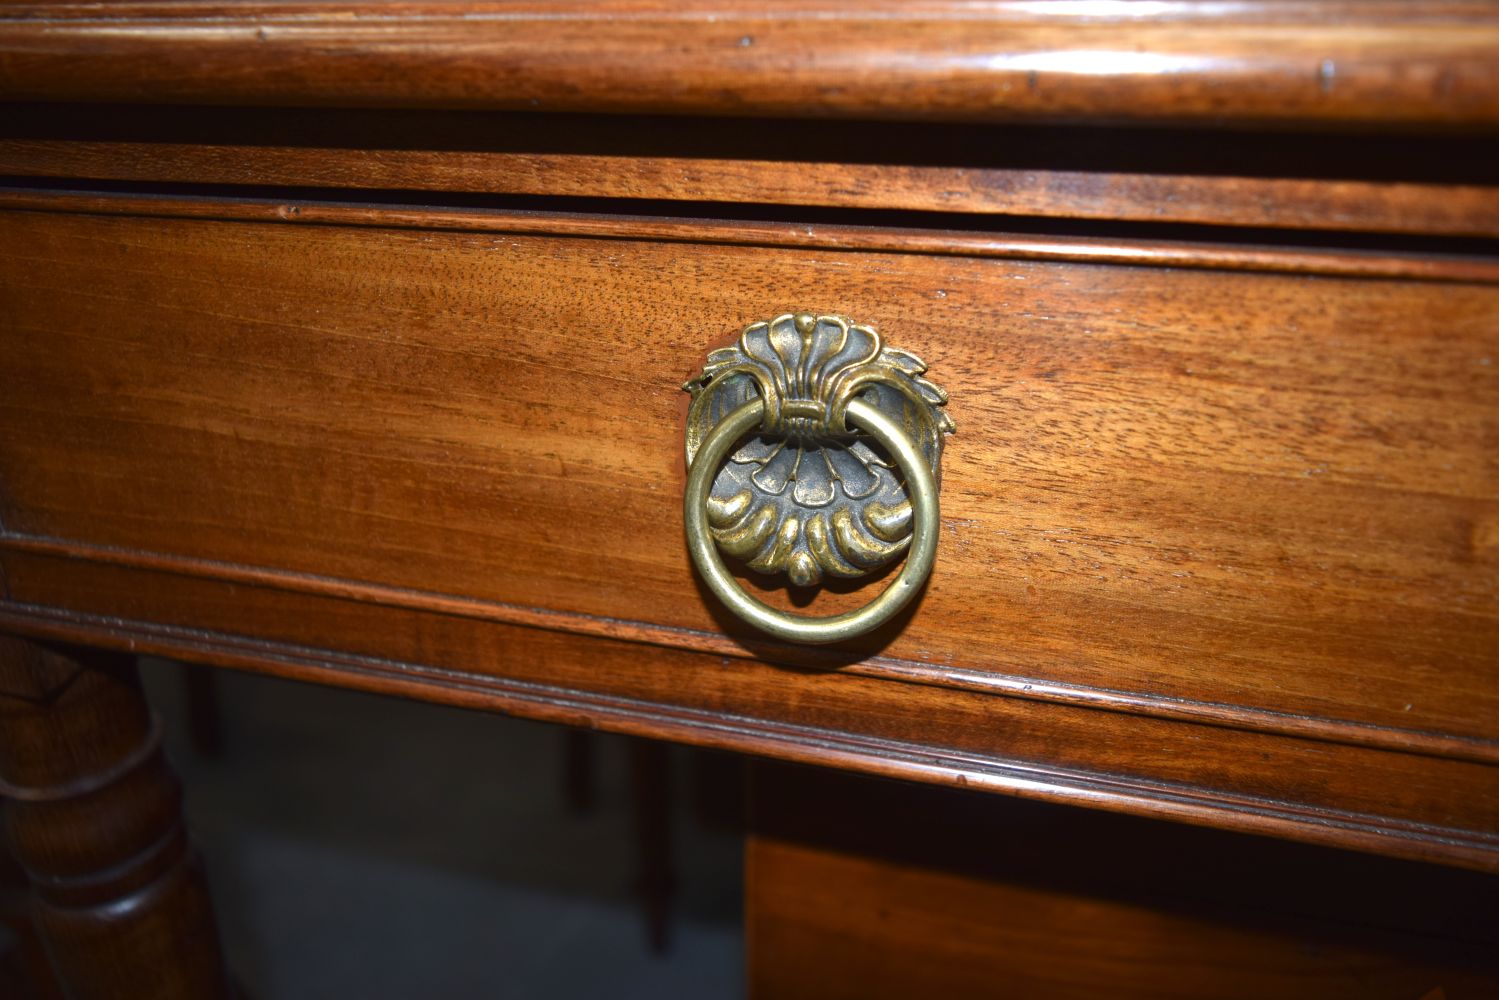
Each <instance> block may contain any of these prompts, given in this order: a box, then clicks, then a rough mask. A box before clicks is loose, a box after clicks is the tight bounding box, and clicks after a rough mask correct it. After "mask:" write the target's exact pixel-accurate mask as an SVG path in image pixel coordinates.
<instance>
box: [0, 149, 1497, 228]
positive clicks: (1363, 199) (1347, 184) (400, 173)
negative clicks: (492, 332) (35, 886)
mask: <svg viewBox="0 0 1499 1000" xmlns="http://www.w3.org/2000/svg"><path fill="white" fill-rule="evenodd" d="M0 173H3V174H13V175H16V176H32V177H58V178H64V177H66V178H88V179H95V180H114V181H150V182H155V183H162V182H177V183H185V184H244V185H291V186H311V187H333V188H349V189H367V188H376V189H397V190H406V191H461V192H482V193H486V194H520V195H552V196H566V197H583V198H631V199H653V200H675V201H703V202H717V203H731V204H750V205H767V204H768V205H812V206H831V207H838V208H876V209H901V210H907V211H925V212H966V213H981V214H993V215H1011V216H1030V217H1038V218H1055V219H1107V220H1128V221H1135V222H1172V223H1194V224H1204V225H1231V226H1255V227H1269V228H1289V229H1334V228H1341V229H1349V230H1354V231H1360V232H1390V233H1421V234H1436V235H1442V236H1489V237H1492V236H1499V188H1496V187H1488V186H1483V185H1461V184H1446V185H1438V184H1416V183H1389V182H1379V181H1350V180H1312V179H1302V178H1260V177H1204V176H1198V175H1186V174H1137V173H1121V172H1103V171H1083V170H1035V169H995V168H974V167H941V166H895V165H888V164H849V163H829V162H812V163H807V162H788V161H780V160H773V159H758V160H730V159H709V158H687V157H654V158H653V157H639V156H609V155H587V154H558V153H488V152H450V151H428V150H400V149H394V150H387V149H382V150H377V151H369V150H344V149H309V148H307V147H304V146H248V145H206V144H196V145H186V146H185V145H181V144H169V143H149V142H78V141H64V140H38V139H0Z"/></svg>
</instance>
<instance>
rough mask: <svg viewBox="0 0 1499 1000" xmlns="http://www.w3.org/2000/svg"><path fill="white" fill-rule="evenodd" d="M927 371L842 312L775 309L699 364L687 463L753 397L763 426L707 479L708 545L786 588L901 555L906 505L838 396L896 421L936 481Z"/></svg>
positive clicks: (932, 391)
mask: <svg viewBox="0 0 1499 1000" xmlns="http://www.w3.org/2000/svg"><path fill="white" fill-rule="evenodd" d="M925 372H926V365H925V364H924V363H923V362H922V361H921V359H920V358H918V357H916V356H915V355H913V354H910V353H909V352H906V351H902V350H899V349H897V348H893V347H886V346H885V345H884V344H883V343H882V342H881V340H880V335H879V334H878V333H877V332H875V330H874V329H873V328H872V327H869V326H861V325H859V324H856V323H852V322H850V321H849V320H848V319H847V318H845V317H843V316H816V315H813V314H812V313H805V312H803V313H786V314H784V315H781V316H777V317H776V318H775V319H772V320H769V321H768V322H762V323H752V324H751V325H749V326H747V327H745V329H744V332H743V333H741V334H740V336H739V340H738V341H737V342H736V343H735V344H734V345H733V346H732V347H725V348H723V349H721V350H717V351H714V352H712V353H711V354H709V355H708V360H707V364H706V365H705V366H704V368H703V371H702V373H701V374H700V375H698V376H697V377H696V378H694V379H692V380H691V381H689V382H688V383H687V384H686V385H684V386H683V388H684V389H685V390H687V391H688V392H690V393H691V394H692V404H691V406H690V407H689V410H688V415H687V464H688V466H689V467H691V465H692V459H693V456H694V455H695V454H696V453H697V449H698V446H699V445H700V444H701V442H702V441H703V440H704V439H706V438H707V436H708V434H709V433H710V432H711V431H712V430H713V427H714V426H715V425H716V424H717V423H718V422H719V421H720V420H722V419H723V418H724V417H725V416H726V415H727V414H729V413H731V412H733V411H734V410H735V409H737V408H738V407H740V406H741V405H743V404H745V403H747V402H749V401H750V400H752V399H755V398H756V397H758V398H759V399H761V400H762V401H763V402H764V404H765V417H764V420H763V421H762V424H761V427H760V429H759V431H758V432H757V433H754V434H752V435H750V436H749V437H747V438H745V439H744V441H743V442H741V443H740V445H739V447H738V448H737V449H736V450H735V451H734V452H733V453H732V454H731V456H730V458H729V461H727V462H725V463H724V466H723V468H722V469H721V470H719V472H718V474H717V476H716V477H715V479H714V481H713V488H712V491H711V493H710V496H709V499H708V524H709V527H710V529H711V532H712V535H713V538H714V540H715V542H716V543H717V545H718V548H719V549H720V550H721V551H722V552H724V553H726V554H728V555H730V556H734V557H736V558H738V559H740V560H742V561H743V562H744V563H746V564H747V565H748V566H749V567H750V568H751V569H754V570H757V571H759V572H762V573H769V574H774V573H782V572H784V573H786V574H787V575H788V576H789V577H790V578H791V582H792V583H794V584H796V585H797V586H809V585H812V584H815V583H818V582H819V581H821V580H822V578H823V576H824V575H825V574H831V575H833V576H840V577H858V576H862V575H864V574H866V573H869V572H872V571H874V570H876V569H879V568H880V567H881V566H884V565H885V564H887V563H889V562H891V561H892V560H894V559H896V558H898V557H900V555H901V554H902V553H903V552H905V550H906V548H907V547H908V546H909V545H910V541H911V503H910V500H909V499H908V498H907V496H906V490H905V483H904V480H903V477H902V476H901V474H900V472H899V470H898V469H897V468H896V466H895V464H894V463H893V462H892V461H891V460H890V458H889V456H887V455H886V454H885V453H884V451H883V449H882V448H881V447H880V445H879V444H878V443H876V442H875V441H874V440H873V439H872V438H870V437H869V436H868V435H867V434H864V433H863V432H859V431H854V430H851V429H850V428H849V427H848V426H847V424H846V423H845V419H844V417H845V411H846V410H847V407H848V404H849V401H850V400H852V399H855V398H859V399H862V400H864V401H865V402H868V403H871V404H872V405H874V406H876V407H877V408H879V409H880V410H881V411H883V412H884V413H886V414H887V415H889V416H890V417H892V418H894V419H895V421H896V422H897V423H898V424H899V425H900V426H901V427H902V428H904V430H905V432H906V434H907V435H908V436H909V437H910V438H911V440H912V441H914V442H915V443H916V444H917V446H918V447H919V449H920V451H921V454H922V455H923V457H925V459H926V461H927V462H928V463H929V465H930V467H931V469H932V474H933V476H934V477H937V476H938V475H939V472H940V462H941V457H942V444H943V438H944V436H945V435H947V434H951V433H952V432H953V430H954V425H953V421H952V418H951V417H949V416H948V415H947V413H946V412H945V411H944V410H942V409H941V407H942V406H944V405H945V404H946V403H947V393H946V392H944V391H943V390H942V389H941V388H939V387H938V386H937V385H936V384H934V383H933V382H931V381H930V380H928V379H927V378H925V377H923V376H924V373H925Z"/></svg>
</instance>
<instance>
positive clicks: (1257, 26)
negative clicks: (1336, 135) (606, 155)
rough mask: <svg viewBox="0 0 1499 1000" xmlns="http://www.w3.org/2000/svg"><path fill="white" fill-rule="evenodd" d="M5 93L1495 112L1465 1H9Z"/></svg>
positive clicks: (996, 113)
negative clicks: (750, 4)
mask: <svg viewBox="0 0 1499 1000" xmlns="http://www.w3.org/2000/svg"><path fill="white" fill-rule="evenodd" d="M0 93H3V94H5V95H6V96H7V97H9V98H11V99H23V100H47V101H55V100H72V101H76V100H104V101H115V102H125V101H133V102H182V103H221V104H265V105H363V106H406V107H413V106H417V107H482V108H508V109H521V110H547V111H585V110H586V111H608V112H614V113H618V112H646V113H651V112H674V113H691V114H733V115H779V116H788V117H796V116H807V115H811V116H818V117H826V116H863V117H868V116H880V117H891V118H902V117H905V118H911V117H924V118H949V119H965V120H983V121H998V120H1014V119H1021V118H1031V119H1042V120H1051V121H1054V120H1059V119H1070V120H1085V121H1099V120H1104V121H1120V120H1151V121H1159V120H1175V121H1189V122H1207V123H1224V122H1254V123H1264V122H1278V123H1309V122H1321V123H1326V122H1337V123H1340V124H1342V125H1347V124H1350V123H1363V124H1366V125H1377V126H1379V127H1389V126H1392V125H1405V126H1413V125H1414V126H1432V125H1437V126H1492V125H1493V124H1494V123H1495V122H1496V121H1499V18H1496V15H1495V12H1494V10H1493V8H1492V7H1491V6H1489V5H1486V4H1482V3H1476V2H1469V3H1457V2H1449V3H1440V4H1420V3H1374V2H1348V0H1335V2H1320V3H1298V4H1287V3H1239V4H1211V5H1186V4H1171V5H1166V6H1164V7H1152V8H1146V9H1144V10H1142V9H1140V8H1135V9H1131V7H1130V6H1129V5H1127V4H1122V5H1107V6H1105V7H1099V6H1098V5H1092V4H1066V3H1061V4H1049V5H1037V4H1033V3H1022V2H996V3H983V4H975V3H965V2H953V0H936V2H929V3H920V4H910V3H902V2H897V0H876V2H873V3H871V2H868V0H861V2H857V3H855V2H852V0H821V2H819V3H817V4H815V5H812V6H808V5H806V4H803V3H796V2H793V0H782V2H770V3H762V4H758V5H756V7H755V9H754V10H752V11H750V10H745V9H744V8H742V7H741V6H738V5H734V4H731V3H728V2H726V0H695V2H693V3H690V4H669V5H668V4H662V3H659V2H652V3H643V2H637V0H620V2H613V3H580V2H569V0H552V2H538V3H529V4H522V3H502V2H490V3H398V4H397V3H375V2H372V3H365V4H361V5H354V6H350V5H332V4H325V3H222V2H190V3H120V4H112V5H110V8H109V10H108V12H107V14H106V13H103V12H101V9H100V8H99V7H98V6H97V5H95V4H74V3H30V4H24V3H23V4H11V5H7V7H6V8H5V10H4V12H3V15H0Z"/></svg>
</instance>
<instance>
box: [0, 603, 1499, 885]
mask: <svg viewBox="0 0 1499 1000" xmlns="http://www.w3.org/2000/svg"><path fill="white" fill-rule="evenodd" d="M0 629H4V630H6V631H9V632H13V633H16V634H19V635H24V636H27V637H30V638H34V639H41V640H50V641H57V642H70V643H78V644H83V645H90V646H98V647H104V648H110V649H116V650H122V651H126V652H130V653H134V654H139V655H154V656H163V657H168V658H172V659H177V660H184V661H188V662H193V663H203V664H207V665H210V666H217V667H227V668H231V669H238V670H246V671H250V672H254V673H262V674H269V675H272V676H276V677H283V678H286V679H290V680H299V681H308V682H313V683H320V684H326V685H331V686H336V687H344V688H353V689H356V690H362V691H371V692H376V693H381V694H387V695H395V696H400V697H408V698H415V699H419V700H422V701H429V702H436V703H439V704H447V705H454V706H459V707H464V708H473V709H479V710H486V711H496V712H501V713H505V714H512V715H517V716H521V717H524V718H529V719H535V720H538V721H543V722H553V723H560V724H563V725H569V726H581V727H585V728H599V729H603V730H607V731H610V732H618V733H624V734H627V735H634V736H644V737H648V738H652V739H664V740H670V741H673V742H679V743H687V744H692V745H695V746H701V747H706V748H710V749H717V750H726V751H732V752H736V753H747V754H753V755H757V756H763V757H771V758H776V759H781V760H788V761H794V762H798V763H808V764H817V765H821V766H825V767H835V768H839V769H843V770H848V771H855V772H859V773H864V774H872V775H877V776H881V777H889V778H899V779H905V780H910V781H920V782H924V783H928V784H941V785H949V786H955V787H959V788H964V789H972V790H975V791H983V792H991V793H1000V794H1011V795H1017V796H1020V797H1024V798H1034V799H1041V800H1044V801H1052V802H1060V803H1065V804H1070V805H1078V806H1087V807H1092V808H1101V809H1107V810H1110V811H1114V812H1123V813H1130V814H1134V815H1142V816H1150V817H1154V818H1162V819H1171V820H1175V821H1178V822H1184V823H1189V824H1193V825H1198V826H1209V827H1215V828H1229V829H1234V830H1238V831H1241V832H1247V833H1256V834H1262V835H1268V836H1276V837H1282V838H1285V839H1290V840H1298V841H1302V842H1305V843H1311V844H1321V845H1324V846H1329V847H1338V848H1346V849H1353V850H1362V851H1367V852H1370V853H1375V854H1382V855H1387V856H1391V857H1399V858H1406V859H1409V860H1415V861H1426V862H1436V863H1441V864H1448V865H1454V866H1458V867H1464V868H1472V869H1476V870H1479V871H1488V872H1499V835H1495V834H1489V833H1484V832H1480V831H1470V830H1459V829H1452V828H1447V827H1440V826H1435V825H1428V824H1420V823H1412V822H1408V821H1391V820H1388V819H1385V818H1381V817H1377V816H1370V815H1366V814H1362V813H1356V812H1352V811H1345V810H1334V809H1323V808H1310V807H1298V806H1295V805H1294V804H1290V803H1285V802H1277V801H1273V800H1266V799H1260V798H1256V797H1252V796H1242V795H1231V794H1224V793H1210V792H1204V791H1202V790H1198V789H1191V788H1185V787H1181V786H1177V785H1173V784H1169V783H1165V782H1151V781H1146V780H1141V779H1122V778H1119V777H1117V776H1111V775H1107V774H1098V773H1093V772H1087V771H1082V770H1074V769H1067V768H1050V767H1045V766H1039V765H1032V764H1024V763H1020V762H1015V761H1007V760H1003V759H1000V758H993V757H985V756H976V755H954V754H947V753H942V752H940V751H933V750H932V749H930V748H927V747H922V746H919V745H910V744H905V743H898V742H894V741H886V740H879V739H875V738H869V737H858V736H854V735H851V734H847V733H840V732H835V731H831V730H825V729H817V728H811V727H801V726H794V725H789V724H785V723H773V722H768V721H764V720H755V719H749V718H743V717H737V716H730V715H722V714H716V713H709V712H703V711H700V710H696V709H682V708H677V707H673V706H671V705H665V704H659V703H651V702H641V701H635V700H632V699H626V698H620V697H615V696H607V695H597V694H591V693H588V692H582V691H576V690H568V689H561V688H553V687H550V686H547V685H539V684H533V683H529V682H519V681H512V680H505V679H500V678H494V677H489V676H483V675H478V674H472V673H466V672H461V671H453V670H437V669H433V668H429V667H424V666H422V665H420V664H414V663H405V662H398V661H394V660H382V659H376V658H374V657H367V656H354V655H349V654H345V653H340V652H337V651H333V650H322V649H309V648H306V647H301V646H293V645H290V644H285V643H274V642H265V641H261V640H256V639H249V638H243V637H238V636H231V635H226V634H223V633H218V632H209V631H204V630H198V629H187V628H179V627H174V626H164V625H156V624H151V623H146V622H138V621H129V620H125V619H119V618H100V617H96V616H92V615H87V614H82V613H78V612H73V611H63V610H60V609H55V608H43V607H37V606H33V605H25V604H18V603H15V602H10V601H6V602H0ZM584 641H589V642H594V641H599V640H594V639H589V640H584Z"/></svg>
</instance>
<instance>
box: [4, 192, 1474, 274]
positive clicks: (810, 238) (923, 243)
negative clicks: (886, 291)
mask: <svg viewBox="0 0 1499 1000" xmlns="http://www.w3.org/2000/svg"><path fill="white" fill-rule="evenodd" d="M0 206H4V207H7V208H15V209H25V210H28V211H40V212H64V213H79V212H87V213H101V214H109V215H130V216H144V217H161V218H189V219H222V220H226V221H227V220H244V221H257V222H283V223H301V224H307V225H328V224H332V225H340V226H380V227H393V228H402V229H418V230H423V231H432V230H450V231H458V232H475V233H491V234H494V233H512V234H523V233H524V234H546V235H557V236H563V235H566V236H584V237H598V238H602V239H646V240H651V241H664V242H683V243H694V244H708V245H717V244H729V245H733V246H739V247H745V246H749V247H793V246H795V247H815V248H819V249H826V250H857V251H876V252H878V251H891V252H898V253H908V254H931V255H937V256H961V257H990V258H1000V259H1015V260H1052V261H1074V262H1078V263H1097V264H1146V265H1169V266H1172V267H1182V268H1203V269H1209V270H1228V271H1264V272H1271V273H1282V274H1314V275H1335V276H1345V277H1361V278H1412V279H1418V280H1422V281H1458V282H1485V283H1492V282H1499V261H1496V260H1495V259H1494V258H1493V257H1492V256H1490V255H1485V254H1481V253H1462V254H1454V253H1432V252H1426V251H1416V252H1411V251H1404V252H1401V251H1395V250H1389V249H1385V250H1379V249H1369V248H1360V249H1343V248H1335V247H1316V246H1313V247H1311V248H1303V247H1288V246H1281V245H1276V244H1269V245H1262V244H1253V243H1248V244H1246V243H1243V242H1194V241H1188V240H1162V239H1142V238H1120V237H1098V236H1054V235H1044V236H1036V235H1029V234H1021V233H990V232H983V231H978V232H974V231H963V230H953V229H924V228H917V227H909V226H899V227H895V226H874V225H858V224H857V223H855V224H849V223H841V224H831V225H823V224H815V223H795V222H792V223H780V222H758V221H741V220H731V219H711V218H710V219H694V218H679V217H672V216H666V217H664V218H663V217H660V216H638V215H629V214H622V213H617V212H616V213H599V212H564V211H535V210H515V209H510V210H506V209H477V210H476V209H454V208H431V207H414V206H390V205H384V204H378V203H375V204H368V203H366V204H358V203H356V204H336V203H334V204H330V203H327V202H321V201H316V200H310V199H305V198H295V199H279V198H278V199H269V198H254V197H222V196H216V197H203V196H188V197H184V196H180V195H178V196H173V195H147V196H142V195H138V194H120V193H103V192H97V191H77V190H67V189H63V190H51V189H41V190H38V189H30V188H19V189H18V188H4V187H0ZM856 218H857V217H856Z"/></svg>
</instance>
